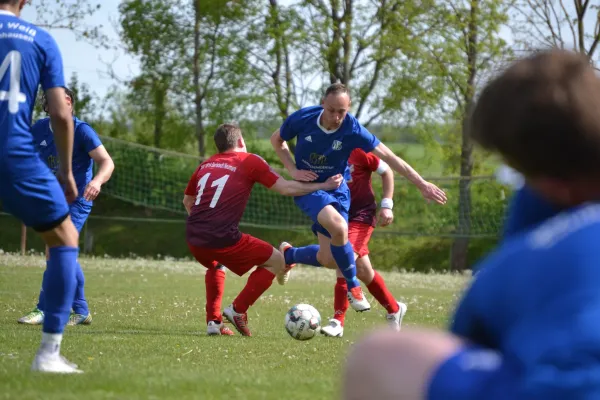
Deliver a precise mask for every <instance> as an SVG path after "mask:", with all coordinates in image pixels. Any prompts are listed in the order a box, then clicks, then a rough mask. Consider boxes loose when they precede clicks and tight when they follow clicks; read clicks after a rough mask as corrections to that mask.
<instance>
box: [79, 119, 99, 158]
mask: <svg viewBox="0 0 600 400" xmlns="http://www.w3.org/2000/svg"><path fill="white" fill-rule="evenodd" d="M75 134H76V135H78V136H79V138H80V139H81V142H82V143H83V148H84V149H85V151H86V153H89V152H90V151H92V150H94V149H96V148H98V147H99V146H102V142H101V141H100V138H99V137H98V134H97V133H96V131H95V130H94V129H93V128H92V127H91V126H89V125H88V124H81V125H79V126H78V127H77V130H76V131H75Z"/></svg>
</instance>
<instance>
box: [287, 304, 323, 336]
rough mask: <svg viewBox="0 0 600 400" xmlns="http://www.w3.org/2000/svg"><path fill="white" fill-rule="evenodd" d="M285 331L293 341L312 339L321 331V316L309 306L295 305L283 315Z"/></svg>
mask: <svg viewBox="0 0 600 400" xmlns="http://www.w3.org/2000/svg"><path fill="white" fill-rule="evenodd" d="M285 330H286V331H287V333H289V334H290V336H291V337H293V338H294V339H297V340H309V339H312V338H313V337H315V335H316V334H317V333H319V331H320V330H321V314H319V312H318V311H317V309H316V308H314V307H313V306H311V305H310V304H296V305H295V306H294V307H292V308H290V310H289V311H288V312H287V314H285Z"/></svg>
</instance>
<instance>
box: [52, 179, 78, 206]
mask: <svg viewBox="0 0 600 400" xmlns="http://www.w3.org/2000/svg"><path fill="white" fill-rule="evenodd" d="M57 176H58V181H59V182H60V183H61V185H62V186H63V189H64V191H65V197H66V198H67V203H69V204H70V203H72V202H74V201H75V199H76V198H77V195H78V194H79V193H78V192H77V184H76V183H75V178H73V172H72V171H69V172H64V171H59V173H58V175H57Z"/></svg>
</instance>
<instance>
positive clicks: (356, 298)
mask: <svg viewBox="0 0 600 400" xmlns="http://www.w3.org/2000/svg"><path fill="white" fill-rule="evenodd" d="M348 302H349V303H350V307H352V309H353V310H354V311H358V312H363V311H369V310H370V309H371V305H370V304H369V302H368V301H367V297H366V296H365V294H364V292H363V290H362V288H361V287H360V286H357V287H355V288H352V289H350V290H348Z"/></svg>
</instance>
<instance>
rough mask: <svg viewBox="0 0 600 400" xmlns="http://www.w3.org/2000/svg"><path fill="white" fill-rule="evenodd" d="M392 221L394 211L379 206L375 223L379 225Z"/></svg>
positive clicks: (386, 224) (385, 224)
mask: <svg viewBox="0 0 600 400" xmlns="http://www.w3.org/2000/svg"><path fill="white" fill-rule="evenodd" d="M393 221H394V213H393V212H392V210H390V209H389V208H381V209H380V210H379V216H378V217H377V224H378V225H379V226H381V227H383V226H388V225H389V224H391V223H392V222H393Z"/></svg>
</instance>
